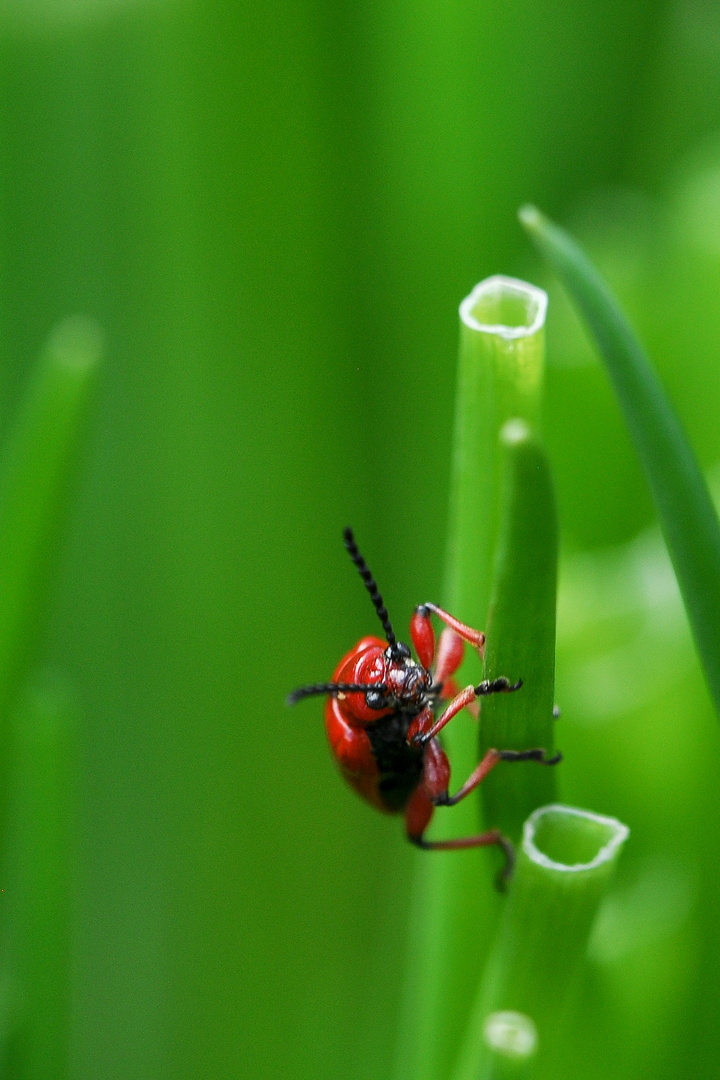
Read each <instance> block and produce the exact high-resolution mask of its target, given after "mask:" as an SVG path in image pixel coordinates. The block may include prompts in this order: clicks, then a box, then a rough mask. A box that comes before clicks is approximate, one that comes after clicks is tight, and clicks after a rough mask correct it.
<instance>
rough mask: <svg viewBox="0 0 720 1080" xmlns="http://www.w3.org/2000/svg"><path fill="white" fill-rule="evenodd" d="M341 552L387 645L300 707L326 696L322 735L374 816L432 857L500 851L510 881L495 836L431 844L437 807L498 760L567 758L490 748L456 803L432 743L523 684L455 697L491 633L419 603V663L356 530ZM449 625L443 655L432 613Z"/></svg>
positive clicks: (367, 646)
mask: <svg viewBox="0 0 720 1080" xmlns="http://www.w3.org/2000/svg"><path fill="white" fill-rule="evenodd" d="M344 539H345V547H346V548H347V550H348V553H349V555H350V558H351V559H352V560H353V562H354V563H355V565H356V566H357V568H358V570H359V572H360V576H361V578H362V579H363V582H364V584H365V587H366V589H367V590H368V592H369V593H370V598H371V600H372V602H373V604H374V605H375V610H376V611H377V613H378V616H379V618H380V622H381V623H382V627H383V630H384V632H385V639H386V640H385V641H383V640H382V639H381V638H377V637H364V638H361V639H360V641H358V643H357V645H356V646H355V648H354V649H351V651H350V652H349V653H347V655H346V656H344V657H343V658H342V660H341V661H340V663H339V664H338V666H337V668H336V669H335V672H334V674H333V678H332V682H328V683H316V684H314V685H313V686H303V687H300V689H298V690H295V691H294V692H293V693H292V694H291V695H290V697H289V698H288V704H290V705H294V704H295V702H297V701H300V700H301V699H302V698H305V697H311V696H313V695H316V694H326V695H327V696H328V700H327V704H326V706H325V728H326V731H327V736H328V741H329V743H330V748H331V750H332V752H333V754H334V756H335V759H336V761H337V763H338V765H339V767H340V770H341V772H342V774H343V776H344V777H345V779H346V780H347V781H348V782H349V783H350V784H351V785H352V786H353V787H354V788H355V790H356V791H357V792H359V794H360V795H362V797H363V798H364V799H367V801H368V802H370V803H372V805H373V806H375V807H377V808H378V810H383V811H384V812H385V813H389V814H397V813H401V812H404V814H405V828H406V831H407V835H408V839H409V840H411V841H412V843H413V844H417V846H418V847H421V848H425V849H431V850H436V851H437V850H448V849H454V848H470V847H484V846H486V845H489V844H498V845H499V846H500V847H502V848H503V849H504V851H505V853H506V857H507V866H506V868H505V875H507V874H508V873H509V872H510V869H511V866H512V860H513V849H512V845H511V844H510V842H509V841H508V840H507V839H506V838H505V837H504V836H503V835H502V834H501V833H500V832H499V831H498V830H497V829H490V830H489V831H488V832H484V833H480V834H478V835H477V836H467V837H463V838H460V839H455V840H426V839H425V831H426V829H427V827H428V825H429V824H430V819H431V818H432V816H433V811H434V809H435V807H436V806H454V805H455V803H458V802H460V800H461V799H464V798H465V796H466V795H469V794H470V792H471V791H473V790H474V789H475V788H476V787H477V786H478V784H479V783H480V782H481V781H482V780H483V779H484V778H485V777H486V776H487V774H488V773H489V772H490V770H491V769H494V768H495V766H496V765H497V764H498V763H499V762H500V761H537V762H539V763H540V764H542V765H555V764H557V762H558V761H560V760H561V757H562V755H561V754H556V755H555V756H554V757H552V758H546V757H545V751H544V750H542V749H533V750H522V751H517V750H488V751H487V753H486V754H485V756H484V757H483V759H482V761H481V762H480V764H479V765H478V766H477V768H476V769H475V770H474V771H473V773H472V774H471V775H470V776H469V777H468V779H467V780H466V781H465V783H464V784H463V786H462V787H461V788H460V790H459V791H458V792H457V793H456V794H455V795H450V794H449V791H448V785H449V782H450V763H449V761H448V759H447V756H446V754H445V752H444V751H443V749H442V747H441V746H440V743H439V742H438V740H437V738H436V736H437V735H438V733H439V732H440V731H441V730H442V729H443V728H444V727H445V725H446V724H447V723H449V721H450V720H452V718H453V717H454V716H456V715H457V714H458V713H459V712H460V710H461V709H464V708H467V707H470V708H472V706H473V704H474V703H476V701H477V699H478V698H479V697H482V696H484V695H487V694H499V693H500V694H509V693H512V692H513V691H515V690H519V689H520V687H521V686H522V680H519V681H518V682H516V683H511V682H510V681H509V680H508V679H506V678H504V677H501V678H498V679H492V680H485V681H484V682H481V683H480V684H479V685H478V686H472V685H471V686H466V687H465V689H464V690H461V691H459V692H455V686H454V683H453V682H452V676H453V675H454V673H455V672H456V671H457V670H458V668H459V667H460V664H461V663H462V658H463V652H464V642H467V643H468V644H469V645H472V646H473V648H475V649H477V651H478V653H479V655H480V657H481V658H482V655H483V649H484V646H485V635H484V634H483V633H482V632H481V631H479V630H473V629H472V627H470V626H466V625H465V623H461V622H460V621H459V619H456V618H454V617H453V616H452V615H449V614H448V612H447V611H443V610H442V608H439V607H437V606H436V605H435V604H421V605H419V606H418V607H416V608H415V612H414V614H413V616H412V619H411V620H410V638H411V640H412V643H413V646H414V648H415V652H416V654H417V657H418V659H417V660H413V659H412V656H411V653H410V649H409V648H408V646H407V645H404V644H403V643H402V642H400V641H398V640H397V638H396V637H395V634H394V632H393V628H392V625H391V623H390V619H389V618H388V613H387V609H386V608H385V605H384V603H383V599H382V597H381V595H380V592H379V590H378V587H377V585H376V584H375V580H374V578H373V576H372V574H371V573H370V570H369V568H368V566H367V563H366V562H365V560H364V559H363V557H362V555H361V554H360V551H359V550H358V547H357V544H356V543H355V538H354V536H353V533H352V530H351V529H345V532H344ZM431 613H432V614H433V615H436V616H437V617H438V618H439V619H441V620H442V622H444V623H445V628H444V629H443V631H442V634H441V636H440V641H439V643H438V648H437V650H436V648H435V633H434V631H433V627H432V623H431V622H430V614H431ZM443 698H450V701H449V703H448V705H447V706H446V707H445V709H444V710H443V712H442V713H441V715H440V716H439V717H437V719H436V718H435V712H434V710H435V709H436V708H437V707H438V703H439V702H440V701H441V699H443Z"/></svg>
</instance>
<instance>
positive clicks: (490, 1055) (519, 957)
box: [453, 805, 628, 1080]
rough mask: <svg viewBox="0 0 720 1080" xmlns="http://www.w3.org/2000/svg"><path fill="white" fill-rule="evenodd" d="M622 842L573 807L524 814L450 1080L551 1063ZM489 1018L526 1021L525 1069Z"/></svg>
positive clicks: (603, 820)
mask: <svg viewBox="0 0 720 1080" xmlns="http://www.w3.org/2000/svg"><path fill="white" fill-rule="evenodd" d="M627 837H628V829H627V827H626V826H625V825H623V824H621V822H619V821H617V820H616V819H615V818H609V817H602V816H600V815H599V814H593V813H590V812H589V811H586V810H577V809H575V808H574V807H569V806H559V805H551V806H544V807H542V808H540V809H538V810H536V811H535V812H534V813H533V814H531V815H530V817H529V818H528V820H527V821H526V823H525V825H524V828H523V840H522V845H521V847H520V850H519V852H518V862H517V868H516V872H515V878H514V881H513V885H512V890H511V895H510V898H509V901H508V904H507V907H506V909H505V912H504V916H503V920H502V923H501V925H500V928H499V931H498V935H497V939H496V941H495V945H494V947H493V951H492V955H491V957H490V960H489V962H488V966H487V968H486V971H485V975H484V977H483V980H482V983H481V986H480V989H479V991H478V994H477V999H476V1002H475V1006H474V1009H473V1013H472V1018H471V1022H470V1025H469V1028H468V1035H467V1038H466V1041H465V1045H464V1046H463V1048H462V1052H461V1054H460V1057H459V1061H458V1066H457V1069H456V1071H455V1073H454V1077H453V1080H491V1078H493V1080H495V1078H498V1077H502V1076H506V1075H512V1072H510V1073H508V1070H509V1069H513V1068H516V1067H520V1066H522V1068H521V1071H520V1073H519V1075H521V1076H522V1075H529V1072H530V1069H531V1066H534V1064H535V1063H534V1062H533V1061H532V1058H533V1057H534V1056H535V1054H537V1059H538V1060H537V1065H538V1066H539V1067H540V1068H542V1066H543V1059H544V1060H545V1061H547V1060H549V1059H550V1060H551V1058H552V1055H553V1048H554V1044H555V1042H556V1040H557V1039H558V1037H559V1035H560V1033H561V1031H562V1025H563V1021H564V1014H565V1010H566V1007H567V1005H568V1003H569V1000H570V998H571V995H572V991H573V989H574V987H575V983H576V978H577V974H578V972H579V969H580V967H581V964H582V961H583V959H584V957H585V952H586V948H587V942H588V937H589V934H590V929H591V926H592V923H593V919H594V917H595V914H596V912H597V908H598V905H599V903H600V900H601V898H602V896H603V893H604V892H605V890H606V888H607V885H608V883H609V880H610V878H611V876H612V873H613V871H614V868H615V865H616V862H617V858H618V855H619V853H620V850H621V848H622V846H623V844H624V843H625V840H626V839H627ZM498 1013H506V1014H507V1013H510V1014H515V1015H517V1014H519V1015H520V1016H521V1017H526V1018H528V1017H529V1018H530V1022H531V1024H532V1025H533V1026H534V1028H535V1029H536V1031H537V1041H536V1044H535V1045H534V1046H533V1045H532V1044H530V1045H529V1046H528V1048H527V1052H526V1053H525V1054H524V1055H520V1056H521V1057H522V1058H524V1060H521V1061H518V1060H517V1058H518V1054H517V1053H516V1052H514V1051H515V1046H514V1045H513V1044H510V1052H508V1047H506V1046H503V1045H502V1044H501V1043H499V1042H498V1040H493V1039H492V1038H489V1037H488V1034H489V1032H488V1021H489V1020H490V1018H491V1017H493V1016H495V1015H497V1014H498ZM508 1059H510V1060H508ZM523 1069H524V1070H525V1071H523ZM533 1071H534V1069H533Z"/></svg>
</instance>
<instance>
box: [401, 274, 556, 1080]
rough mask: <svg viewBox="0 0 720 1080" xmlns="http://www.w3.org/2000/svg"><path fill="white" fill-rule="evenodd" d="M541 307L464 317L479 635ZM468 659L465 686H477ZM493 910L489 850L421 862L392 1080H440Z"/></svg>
mask: <svg viewBox="0 0 720 1080" xmlns="http://www.w3.org/2000/svg"><path fill="white" fill-rule="evenodd" d="M546 305H547V297H546V295H545V293H544V292H542V290H540V289H536V288H534V287H533V286H531V285H527V284H526V283H525V282H522V281H516V280H514V279H512V278H503V277H492V278H488V279H487V280H486V281H483V282H481V283H480V285H478V286H477V287H476V288H475V289H474V290H473V292H472V293H471V294H470V296H468V297H467V298H466V299H465V300H464V301H463V303H462V305H461V307H460V335H461V337H460V356H459V367H458V383H457V397H456V409H455V425H454V435H453V458H452V475H451V485H450V522H449V530H448V554H447V563H446V580H445V587H444V590H443V597H442V601H443V603H444V605H445V606H446V607H447V608H448V610H450V611H451V612H452V613H453V614H454V615H457V616H459V617H460V618H461V619H463V620H464V621H465V622H468V623H470V624H471V625H473V626H475V627H478V628H480V629H482V628H484V625H485V619H486V615H487V609H488V602H489V597H490V588H491V580H492V567H493V559H494V549H495V544H496V539H497V534H498V529H499V515H500V509H499V506H500V471H501V462H500V450H499V442H498V438H499V433H500V430H501V428H502V427H503V425H504V424H505V423H506V422H507V421H508V420H509V419H511V418H512V417H521V418H522V419H524V420H525V421H526V422H527V423H529V424H532V425H535V424H536V423H537V420H538V417H539V413H540V401H541V392H542V383H543V373H544V355H545V352H544V349H545V331H544V325H545V311H546ZM480 675H481V670H480V661H479V659H478V658H477V657H469V658H468V661H467V662H466V664H465V665H463V669H462V672H461V674H460V678H461V679H462V680H465V681H467V682H469V681H473V682H477V681H478V680H479V678H480ZM444 737H445V739H446V748H447V750H448V754H449V757H450V761H451V765H452V769H453V777H454V780H455V782H456V785H457V786H459V784H460V783H462V781H463V780H465V778H466V777H467V776H468V775H469V774H470V772H471V771H472V769H473V768H474V767H475V765H476V764H477V760H478V734H477V724H476V723H475V721H474V720H473V719H472V718H471V717H470V716H469V714H462V715H460V716H458V717H457V718H456V719H455V720H453V722H452V724H450V725H449V726H448V728H447V729H446V733H444ZM438 818H439V821H438V826H439V827H441V828H442V835H444V836H447V835H460V836H461V835H465V836H467V835H472V834H473V833H476V832H477V831H478V826H479V818H480V814H479V804H478V799H477V795H473V796H472V797H470V798H468V799H466V800H465V801H464V802H462V803H460V804H459V805H458V806H455V807H453V808H452V810H451V811H448V812H447V813H443V814H438ZM496 907H497V897H496V894H495V892H494V889H493V870H492V869H491V866H490V861H489V857H488V855H487V854H486V853H485V852H478V851H467V852H461V853H458V852H433V853H431V854H430V855H429V857H428V853H424V852H423V853H422V854H420V855H419V856H418V859H417V880H416V883H415V891H414V897H413V911H412V914H411V929H410V940H411V952H410V957H409V964H408V971H407V988H406V993H405V999H404V1005H403V1017H402V1020H401V1026H400V1041H399V1047H398V1058H397V1069H396V1078H397V1080H445V1077H447V1075H448V1073H449V1070H450V1068H451V1066H452V1062H453V1061H454V1060H455V1057H456V1055H457V1047H458V1045H459V1043H460V1040H461V1039H462V1036H463V1032H464V1030H465V1027H466V1024H467V1018H468V1014H469V1008H470V1002H471V1001H472V998H473V995H474V993H475V989H476V987H477V981H478V973H479V970H480V967H481V965H482V944H483V943H482V941H481V942H480V943H479V942H478V926H479V925H485V926H486V927H487V926H488V924H489V923H490V922H491V920H492V918H493V915H494V912H495V910H496Z"/></svg>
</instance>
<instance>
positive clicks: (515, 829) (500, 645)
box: [480, 420, 558, 840]
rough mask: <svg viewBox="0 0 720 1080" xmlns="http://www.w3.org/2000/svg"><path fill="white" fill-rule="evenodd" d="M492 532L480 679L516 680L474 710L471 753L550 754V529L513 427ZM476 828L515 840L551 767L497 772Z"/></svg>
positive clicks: (537, 448)
mask: <svg viewBox="0 0 720 1080" xmlns="http://www.w3.org/2000/svg"><path fill="white" fill-rule="evenodd" d="M500 442H501V445H502V449H503V457H504V470H503V483H502V498H503V502H502V506H501V513H500V521H501V533H500V536H499V539H498V549H497V559H496V566H495V576H494V581H493V595H492V599H491V601H490V612H489V616H488V626H487V644H486V648H485V677H486V678H488V679H494V678H496V677H497V676H499V675H505V676H507V677H508V678H509V679H510V680H511V681H512V682H515V681H516V680H518V679H522V680H523V685H522V688H521V689H520V690H518V691H516V692H515V693H513V694H495V695H493V696H492V697H488V698H486V699H484V700H483V702H482V710H481V722H480V733H481V737H480V754H481V756H482V755H483V754H484V753H485V751H486V750H487V749H488V748H489V747H491V746H493V747H495V748H496V749H498V750H527V749H530V748H531V747H542V748H543V749H545V751H546V752H547V755H548V756H550V755H551V754H552V747H553V703H554V690H555V608H556V598H557V560H558V530H557V511H556V508H555V497H554V492H553V485H552V477H551V474H550V466H549V464H548V461H547V458H546V456H545V452H544V450H543V448H542V446H541V445H540V443H539V442H538V440H537V439H536V437H535V436H534V435H533V433H532V432H531V430H530V428H529V427H528V426H527V424H525V423H524V422H523V421H522V420H510V421H509V422H508V423H507V424H506V425H505V427H504V428H503V429H502V432H501V436H500ZM480 792H481V796H482V802H483V806H484V809H485V821H486V823H487V824H488V825H491V826H493V827H497V828H499V829H500V830H501V831H502V832H503V833H505V835H506V836H509V837H511V838H512V839H513V840H517V839H518V838H519V836H520V832H521V830H522V825H523V822H524V821H525V819H526V818H527V817H528V815H529V814H530V813H531V812H532V811H533V810H534V809H535V808H536V807H538V806H542V805H543V804H544V803H548V802H551V801H552V800H553V799H554V798H555V797H556V772H555V767H547V766H545V765H540V764H538V763H537V762H533V761H526V762H516V763H512V764H511V763H506V762H503V763H502V764H500V765H499V766H498V767H497V768H496V769H495V770H494V772H492V773H491V774H490V776H488V777H487V779H486V780H485V781H484V783H483V784H482V787H481V788H480Z"/></svg>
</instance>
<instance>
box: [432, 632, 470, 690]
mask: <svg viewBox="0 0 720 1080" xmlns="http://www.w3.org/2000/svg"><path fill="white" fill-rule="evenodd" d="M464 653H465V645H464V643H463V639H462V638H461V637H460V635H459V634H456V633H455V631H454V630H453V629H452V628H451V627H450V626H444V627H443V630H442V633H441V634H440V641H439V642H438V647H437V652H436V654H435V668H434V670H433V678H434V679H435V682H436V683H444V682H447V680H448V679H449V678H450V676H451V675H454V674H455V672H456V671H457V669H458V668H459V667H460V665H461V664H462V661H463V655H464Z"/></svg>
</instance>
